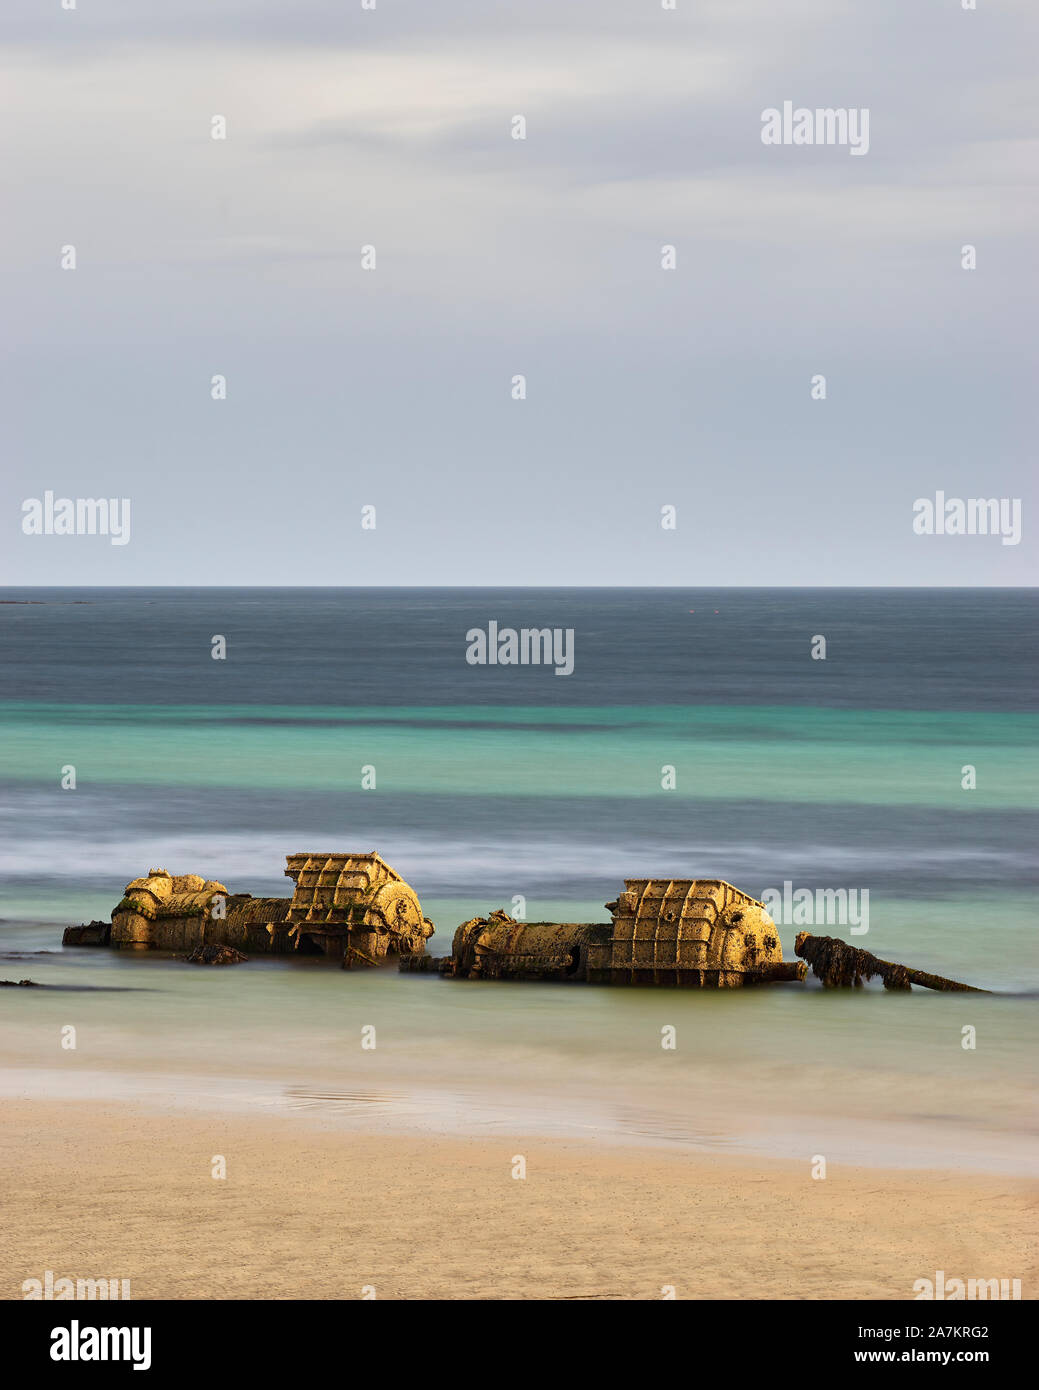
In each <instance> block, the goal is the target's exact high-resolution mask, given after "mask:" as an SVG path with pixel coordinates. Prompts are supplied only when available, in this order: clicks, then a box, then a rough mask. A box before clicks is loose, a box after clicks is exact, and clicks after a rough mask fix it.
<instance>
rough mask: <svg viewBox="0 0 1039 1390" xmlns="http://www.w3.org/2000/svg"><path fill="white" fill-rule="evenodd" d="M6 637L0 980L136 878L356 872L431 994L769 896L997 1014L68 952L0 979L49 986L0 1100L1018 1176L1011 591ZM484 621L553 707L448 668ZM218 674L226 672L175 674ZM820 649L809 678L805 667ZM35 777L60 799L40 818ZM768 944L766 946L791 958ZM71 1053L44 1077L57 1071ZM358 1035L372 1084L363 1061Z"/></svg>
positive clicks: (255, 594) (725, 596) (1026, 879)
mask: <svg viewBox="0 0 1039 1390" xmlns="http://www.w3.org/2000/svg"><path fill="white" fill-rule="evenodd" d="M0 597H3V598H5V599H18V600H25V599H34V600H38V602H33V603H29V604H27V603H24V602H19V603H16V604H6V603H5V604H0V639H2V643H3V655H4V660H3V662H2V663H0V768H2V772H3V794H2V800H0V918H3V919H4V920H3V921H2V922H0V953H7V954H11V953H12V952H19V951H58V952H60V945H59V943H60V928H61V925H63V924H65V923H67V922H73V921H81V920H88V919H90V918H93V917H107V915H108V914H109V912H110V911H111V908H112V906H113V905H114V903H115V902H116V901H117V900H118V898H119V896H120V895H121V892H122V888H123V885H124V884H125V883H126V882H127V881H128V880H129V879H130V878H131V877H135V876H137V875H138V874H141V873H143V872H145V871H146V870H147V869H148V868H149V867H151V866H153V865H156V866H158V865H161V866H163V867H166V868H168V869H170V870H171V871H172V872H199V873H203V874H206V875H207V876H212V877H215V878H217V879H219V880H220V881H222V882H224V883H226V884H227V885H228V887H229V888H231V889H232V891H242V890H245V891H251V892H254V893H264V894H269V893H282V894H287V893H288V892H289V891H290V884H289V882H288V880H287V879H285V878H284V876H283V873H282V870H283V868H284V859H285V855H286V854H289V853H292V852H295V851H298V850H304V849H307V850H326V849H327V850H333V849H339V850H368V849H376V850H378V851H379V852H380V853H381V854H382V855H383V857H384V858H385V859H386V860H387V861H388V862H389V863H391V864H392V865H393V866H394V867H395V868H396V869H398V871H399V872H400V873H402V874H403V875H404V877H405V878H407V879H408V880H409V882H411V883H412V884H413V885H414V887H415V888H416V890H417V891H418V893H419V895H420V897H421V899H422V902H423V907H424V910H425V911H426V913H427V915H429V916H431V917H432V918H433V920H434V921H435V922H436V923H437V928H438V932H437V935H436V936H435V937H434V939H433V942H432V943H431V945H432V947H433V950H434V952H435V953H442V952H446V951H447V950H448V949H449V945H450V937H451V933H452V932H453V930H454V927H455V926H456V925H457V923H458V922H460V921H462V920H464V919H465V918H466V917H469V916H472V915H474V914H475V913H477V912H481V913H482V912H487V911H488V910H490V909H492V908H495V907H499V906H505V907H507V908H509V907H511V904H512V900H513V898H514V896H515V895H522V896H523V897H524V898H525V899H526V915H527V918H528V919H529V920H534V919H537V918H546V919H550V920H583V921H602V920H606V919H607V918H608V914H607V913H606V912H605V910H604V908H603V904H604V903H605V902H606V901H607V900H608V899H610V898H612V897H614V896H615V895H616V893H617V891H618V890H619V888H620V887H621V884H622V881H623V879H624V878H625V877H629V876H638V875H648V874H653V875H660V876H667V877H691V876H699V877H721V878H726V879H729V880H731V881H732V882H735V883H736V884H738V885H739V886H740V887H742V888H744V889H746V890H748V891H749V892H751V893H754V894H755V895H760V894H761V893H762V892H764V891H765V890H766V889H767V888H769V887H772V888H777V889H781V888H782V885H783V883H784V881H787V880H789V881H791V882H792V884H793V885H794V887H795V888H796V887H809V888H813V889H814V888H816V887H824V888H826V887H829V888H839V887H846V888H854V889H857V890H859V891H861V890H863V889H868V890H869V892H870V918H869V932H868V934H867V935H866V936H864V937H857V938H855V939H854V940H855V944H859V945H862V946H864V947H865V948H866V949H869V950H872V951H873V952H874V953H876V954H878V955H881V956H884V957H887V958H894V959H899V960H904V961H907V962H908V963H910V964H912V965H916V966H919V967H921V968H925V969H932V970H936V971H939V972H941V973H944V974H949V975H952V976H955V977H958V978H963V979H967V980H970V981H972V982H974V983H977V984H980V985H984V986H986V987H988V988H991V989H993V990H996V991H999V992H1000V993H999V994H998V995H996V996H993V997H986V996H978V995H973V996H962V995H960V996H956V995H952V996H940V995H931V994H928V993H927V992H923V991H919V990H917V991H914V992H913V993H912V995H910V996H907V997H902V996H892V995H885V994H884V993H883V991H880V990H874V989H868V990H866V991H863V992H862V994H861V996H858V995H856V996H853V997H850V996H847V995H844V994H841V995H839V996H835V995H830V994H827V993H825V992H823V991H821V990H818V989H816V988H814V987H812V986H807V987H796V986H795V987H777V988H772V989H768V990H761V991H756V992H753V993H751V992H747V993H743V992H726V993H722V994H721V995H717V996H707V995H699V994H688V993H684V992H676V991H654V990H620V989H605V988H582V987H565V986H538V985H507V984H492V983H484V984H471V985H470V984H468V983H465V982H452V981H441V980H438V979H430V978H425V977H411V976H397V975H396V974H394V973H390V974H384V973H379V974H376V975H356V974H352V973H347V972H342V971H339V970H336V969H334V968H330V967H329V966H328V965H327V964H326V963H325V962H320V961H317V962H314V961H259V960H257V961H253V962H250V963H249V964H248V965H247V966H241V967H236V968H235V969H233V970H215V971H214V970H209V971H207V970H199V969H195V968H192V967H189V966H186V965H184V964H183V963H181V962H176V961H169V960H164V959H153V958H144V959H142V958H139V957H131V958H127V957H125V956H119V955H115V954H112V953H109V952H97V951H89V950H79V951H68V952H64V953H60V954H56V955H38V956H32V957H27V958H25V957H23V958H19V959H13V960H12V959H3V960H0V978H19V977H21V976H23V975H31V976H32V978H34V979H38V980H40V981H41V982H44V983H53V984H61V985H64V986H69V987H70V988H69V989H68V990H67V991H65V990H63V991H54V992H51V991H43V990H41V991H31V990H0V1054H2V1056H3V1057H4V1059H5V1060H6V1062H7V1063H8V1065H9V1068H10V1069H11V1070H10V1071H9V1074H8V1081H7V1082H6V1083H5V1084H6V1085H7V1087H8V1089H9V1090H13V1091H15V1092H16V1093H17V1092H19V1088H21V1090H22V1092H24V1091H25V1090H26V1088H28V1090H29V1091H30V1092H31V1091H33V1089H34V1088H46V1087H50V1088H53V1090H54V1092H55V1093H67V1092H71V1093H73V1094H84V1093H88V1094H99V1095H100V1094H109V1093H115V1092H116V1091H117V1090H118V1089H119V1087H129V1088H130V1089H131V1090H133V1091H134V1093H135V1094H137V1093H143V1094H145V1095H149V1096H151V1097H152V1098H153V1099H165V1100H167V1101H168V1100H172V1099H174V1098H176V1097H181V1098H182V1099H183V1100H184V1102H185V1103H187V1101H188V1100H191V1101H192V1103H201V1102H202V1101H203V1100H204V1098H205V1097H206V1096H208V1097H209V1100H210V1102H211V1103H214V1104H221V1105H232V1104H244V1105H261V1106H262V1105H270V1106H274V1107H289V1108H290V1109H300V1110H306V1111H307V1112H308V1113H314V1114H322V1115H327V1116H329V1117H332V1118H334V1119H335V1122H337V1123H343V1124H347V1125H349V1124H366V1123H372V1122H374V1117H375V1116H376V1115H378V1117H379V1123H380V1124H392V1123H398V1122H399V1123H401V1124H404V1123H407V1124H411V1125H420V1126H421V1125H427V1126H435V1127H448V1128H450V1127H452V1126H454V1127H456V1128H459V1129H460V1130H462V1131H465V1132H468V1131H470V1130H472V1129H473V1127H474V1126H476V1127H477V1128H479V1127H481V1126H486V1127H488V1132H494V1131H495V1130H496V1129H498V1130H503V1131H505V1132H507V1131H508V1128H509V1126H510V1125H512V1126H513V1128H517V1127H518V1128H519V1129H523V1128H524V1126H527V1127H529V1126H531V1125H534V1126H538V1127H540V1128H542V1129H544V1130H546V1131H549V1132H561V1133H563V1132H566V1133H570V1132H573V1133H599V1134H603V1133H607V1132H608V1133H609V1134H611V1135H612V1136H614V1137H615V1138H616V1137H620V1138H623V1137H625V1136H626V1137H628V1138H638V1137H641V1138H643V1139H646V1138H651V1139H654V1140H657V1141H659V1142H669V1143H685V1144H690V1145H693V1146H708V1147H710V1146H719V1145H720V1146H734V1145H735V1146H739V1147H751V1148H753V1147H758V1148H762V1149H767V1150H768V1151H771V1152H784V1153H786V1152H789V1153H797V1154H801V1153H802V1152H803V1151H804V1150H805V1146H806V1145H809V1148H808V1152H809V1153H810V1152H824V1151H827V1150H825V1149H823V1148H822V1147H820V1146H821V1145H823V1143H824V1142H825V1143H828V1144H830V1145H831V1148H833V1147H834V1146H837V1148H839V1149H840V1151H841V1152H842V1153H847V1154H849V1155H850V1154H854V1153H857V1154H859V1158H858V1160H857V1161H869V1160H870V1159H871V1158H875V1159H877V1160H878V1161H886V1162H907V1163H908V1162H937V1163H941V1164H942V1165H943V1166H944V1165H948V1164H955V1163H967V1164H971V1165H974V1166H986V1167H993V1168H1000V1169H1005V1170H1007V1171H1022V1170H1023V1169H1024V1168H1026V1167H1027V1165H1028V1163H1029V1162H1030V1161H1031V1160H1030V1158H1029V1153H1030V1152H1032V1147H1031V1146H1032V1145H1033V1144H1034V1137H1035V1115H1036V1109H1035V1098H1036V1097H1035V1070H1036V1068H1035V1056H1036V1043H1037V1042H1039V1029H1037V1026H1036V1000H1035V997H1034V996H1033V995H1032V994H1031V992H1033V991H1039V947H1037V944H1036V943H1037V927H1039V922H1037V920H1036V909H1035V887H1036V857H1035V844H1036V824H1037V817H1036V811H1037V803H1039V775H1037V774H1039V759H1037V739H1036V730H1037V719H1036V713H1035V705H1034V691H1035V683H1036V675H1037V674H1039V673H1037V670H1036V666H1037V658H1036V647H1035V643H1034V629H1035V614H1036V602H1035V598H1034V596H1033V595H1032V594H1031V593H1030V592H1027V591H1013V592H1006V591H994V590H985V591H973V592H967V591H956V592H945V591H942V592H938V591H911V592H910V591H892V590H883V591H870V592H866V591H843V590H841V591H769V592H764V591H753V590H731V591H726V590H718V591H714V592H712V593H705V592H703V591H697V592H693V591H690V592H688V593H683V592H680V591H675V590H666V591H653V590H643V591H631V590H628V591H579V592H578V591H563V592H558V593H549V592H547V591H529V590H528V591H511V592H510V591H483V592H476V591H458V590H456V591H440V592H437V591H407V590H398V591H375V592H372V591H329V590H324V591H304V590H282V591H255V590H249V591H237V592H236V591H228V590H201V591H185V590H175V591H169V590H150V591H127V590H119V591H86V590H75V591H68V592H59V591H53V590H51V591H46V590H43V591H37V592H31V591H27V590H9V591H6V592H5V593H3V594H2V595H0ZM715 610H717V611H715ZM492 618H493V619H497V620H498V621H499V622H500V623H501V624H503V625H504V624H505V623H512V624H513V625H516V626H520V625H529V626H538V627H545V626H549V627H552V626H566V627H573V628H574V631H575V645H576V657H577V660H576V667H575V671H574V674H573V676H570V677H565V678H564V677H557V676H555V675H554V674H553V672H552V671H551V669H543V668H542V669H539V668H530V667H528V668H523V667H519V668H506V667H498V668H478V667H471V666H468V665H467V664H466V662H465V659H464V654H465V645H466V644H465V633H466V631H467V630H468V629H469V628H470V627H486V624H487V622H488V620H490V619H492ZM215 633H220V634H222V635H224V636H226V638H227V642H228V659H227V661H225V662H215V661H213V660H211V658H210V655H209V651H210V639H211V637H212V635H213V634H215ZM818 633H821V634H824V635H826V636H827V639H828V656H827V660H826V661H824V662H821V661H813V660H811V658H810V647H811V640H812V638H813V637H814V636H815V634H818ZM68 764H74V765H75V767H76V775H77V787H76V790H75V791H63V790H62V789H61V787H60V775H61V769H62V767H64V766H66V765H68ZM965 764H972V765H974V766H975V767H976V769H977V788H976V790H973V791H967V790H964V789H963V788H962V786H961V768H962V767H963V766H964V765H965ZM365 765H374V766H375V768H376V771H377V789H376V790H374V791H362V790H361V787H360V781H361V768H362V766H365ZM665 765H671V766H673V767H674V768H675V769H676V774H677V786H676V787H675V789H674V790H668V791H665V790H663V789H662V787H661V769H662V767H664V766H665ZM796 930H797V928H796V927H795V926H793V925H787V926H781V935H782V938H783V942H784V946H785V948H786V955H787V957H788V958H789V957H791V956H792V948H793V936H794V933H795V931H796ZM816 930H821V931H824V932H825V933H827V934H833V935H843V936H846V937H847V928H844V929H842V928H841V927H839V926H833V927H828V926H822V927H817V928H816ZM848 939H851V938H850V937H849V938H848ZM71 987H75V988H71ZM70 1021H71V1022H76V1023H77V1026H78V1027H79V1030H80V1036H81V1038H82V1041H81V1043H80V1046H79V1048H78V1049H77V1051H76V1053H74V1054H72V1053H61V1052H59V1051H58V1049H57V1043H56V1036H57V1029H58V1027H60V1022H70ZM363 1023H374V1024H376V1026H377V1028H378V1036H379V1046H378V1048H377V1050H376V1052H375V1053H365V1052H362V1051H361V1050H360V1045H359V1036H360V1027H361V1025H362V1024H363ZM664 1024H673V1025H674V1026H675V1027H676V1028H677V1029H678V1048H677V1050H676V1051H675V1052H664V1051H663V1050H662V1049H661V1047H660V1029H661V1027H662V1026H664ZM966 1025H972V1026H974V1027H976V1028H977V1031H978V1041H977V1048H976V1050H974V1051H967V1050H965V1049H964V1048H962V1046H961V1030H962V1028H963V1027H964V1026H966ZM73 1082H74V1084H70V1083H73ZM812 1136H817V1137H814V1138H813V1137H812ZM812 1144H814V1145H815V1146H816V1147H815V1148H814V1149H813V1148H811V1147H810V1146H811V1145H812ZM848 1161H852V1160H851V1159H850V1158H849V1160H848Z"/></svg>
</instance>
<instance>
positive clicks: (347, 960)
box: [62, 853, 433, 966]
mask: <svg viewBox="0 0 1039 1390" xmlns="http://www.w3.org/2000/svg"><path fill="white" fill-rule="evenodd" d="M285 873H286V876H287V877H289V878H291V879H292V881H293V886H294V889H295V891H294V892H293V895H292V897H291V898H254V897H252V896H251V895H250V894H248V893H237V894H232V893H229V892H228V890H227V889H226V888H225V887H224V885H223V884H222V883H218V882H216V880H215V879H204V878H201V877H200V876H199V875H198V874H178V875H174V874H170V873H168V872H167V871H166V870H165V869H152V870H150V872H149V873H148V875H147V876H146V877H145V878H135V879H133V880H132V881H131V882H130V883H128V884H127V886H126V891H125V893H124V894H123V898H122V900H121V901H120V902H119V903H117V904H116V907H115V908H114V910H113V912H112V921H111V924H109V923H106V922H91V923H89V924H88V925H85V926H80V927H68V928H66V930H65V934H64V936H63V937H62V944H63V945H65V946H86V945H105V946H107V945H111V946H115V947H117V948H119V949H123V950H139V951H140V950H143V951H146V950H160V951H174V952H178V953H179V952H184V953H188V952H193V951H195V949H196V948H199V947H203V948H208V947H211V946H212V947H230V948H233V949H234V950H236V951H249V952H255V953H257V954H262V955H277V954H286V953H290V952H293V951H298V952H300V953H301V954H304V955H324V956H331V957H333V958H335V959H337V960H341V961H342V962H343V964H344V966H351V965H354V964H364V965H378V964H380V963H381V962H382V961H383V960H385V958H386V957H387V956H391V955H399V956H406V955H410V954H415V953H421V952H422V951H424V950H425V943H426V941H427V940H428V938H429V937H430V936H432V934H433V924H432V922H430V921H428V920H427V919H426V918H425V917H423V915H422V908H421V906H420V905H419V900H418V898H417V896H416V894H415V891H414V889H413V888H411V887H410V886H409V885H408V884H407V883H405V882H404V880H403V879H402V878H401V876H400V875H399V874H398V873H397V872H396V870H394V869H391V868H390V866H389V865H388V864H386V863H384V862H383V860H382V859H380V858H379V856H378V855H377V854H374V853H372V854H294V855H290V856H289V858H288V860H287V867H286V869H285Z"/></svg>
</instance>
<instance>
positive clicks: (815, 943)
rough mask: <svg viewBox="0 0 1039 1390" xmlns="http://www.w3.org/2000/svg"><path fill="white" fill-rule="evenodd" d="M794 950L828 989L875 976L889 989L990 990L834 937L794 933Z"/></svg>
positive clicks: (976, 992) (856, 985)
mask: <svg viewBox="0 0 1039 1390" xmlns="http://www.w3.org/2000/svg"><path fill="white" fill-rule="evenodd" d="M794 950H795V952H796V953H797V955H799V956H800V957H801V958H802V959H803V960H806V961H808V963H809V964H810V965H811V967H812V974H813V975H815V976H816V978H817V979H819V980H821V981H822V982H823V984H824V985H825V986H826V987H827V988H828V989H841V988H848V987H850V986H855V987H859V988H861V986H862V982H863V980H872V978H873V976H874V975H879V976H880V978H881V979H882V980H883V981H884V988H885V989H891V990H910V989H912V987H913V985H923V986H924V988H925V989H939V990H962V991H969V992H970V993H972V994H989V993H990V992H991V991H989V990H987V989H979V988H978V986H977V985H962V984H960V983H959V981H957V980H947V979H945V978H944V977H943V976H942V975H929V974H928V973H927V972H926V971H925V970H913V969H911V968H910V967H909V966H908V965H898V964H896V963H895V962H894V961H890V960H880V959H879V958H878V957H877V956H873V955H870V953H869V951H860V950H858V949H857V948H856V947H854V946H849V945H847V944H846V943H845V942H843V941H841V940H840V939H839V938H838V937H835V936H811V935H810V934H809V933H808V932H798V934H797V940H796V941H795V943H794Z"/></svg>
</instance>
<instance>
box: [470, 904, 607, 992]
mask: <svg viewBox="0 0 1039 1390" xmlns="http://www.w3.org/2000/svg"><path fill="white" fill-rule="evenodd" d="M610 930H611V929H610V927H609V925H608V924H603V923H596V924H589V923H578V922H517V921H516V920H515V918H513V917H510V916H509V915H508V913H507V912H504V911H502V910H501V909H499V910H498V911H497V912H492V913H491V915H490V916H489V917H473V918H472V919H471V920H470V921H468V922H463V923H462V925H461V926H460V927H459V928H458V930H457V931H456V932H455V937H454V941H453V943H452V947H451V961H452V964H451V967H450V969H449V970H448V971H446V972H445V973H450V974H453V975H457V976H459V977H461V978H470V979H485V980H508V979H513V980H584V979H587V976H588V953H589V949H590V948H591V946H592V945H593V943H596V944H597V943H602V942H608V941H609V939H610Z"/></svg>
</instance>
